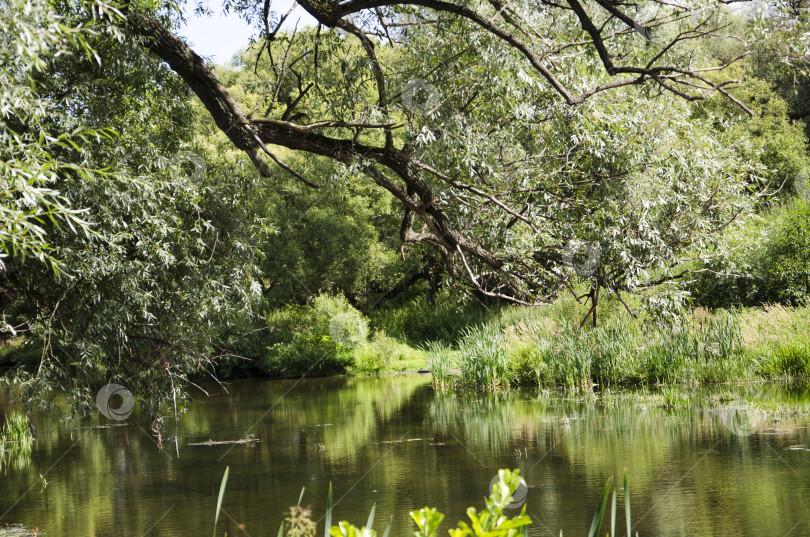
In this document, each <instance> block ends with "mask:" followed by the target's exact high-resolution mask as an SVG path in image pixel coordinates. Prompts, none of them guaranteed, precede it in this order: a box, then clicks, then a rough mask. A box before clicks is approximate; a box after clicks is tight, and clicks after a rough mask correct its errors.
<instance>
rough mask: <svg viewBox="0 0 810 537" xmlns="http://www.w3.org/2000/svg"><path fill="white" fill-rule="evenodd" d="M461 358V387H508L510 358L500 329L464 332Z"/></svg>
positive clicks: (477, 329) (483, 326)
mask: <svg viewBox="0 0 810 537" xmlns="http://www.w3.org/2000/svg"><path fill="white" fill-rule="evenodd" d="M458 359H459V369H460V378H459V380H460V382H461V383H462V384H465V385H468V386H477V387H496V386H508V385H509V363H508V356H507V353H506V347H505V345H504V342H503V338H502V337H501V332H500V329H498V327H496V326H493V325H480V326H474V327H471V328H467V329H465V330H464V332H463V336H462V339H461V342H460V344H459V350H458Z"/></svg>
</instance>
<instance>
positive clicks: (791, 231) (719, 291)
mask: <svg viewBox="0 0 810 537" xmlns="http://www.w3.org/2000/svg"><path fill="white" fill-rule="evenodd" d="M729 241H730V243H732V244H734V246H735V248H734V249H732V250H730V252H731V253H730V254H729V255H727V256H723V257H720V258H718V259H714V260H712V261H711V262H709V263H708V264H707V266H706V267H705V271H704V272H703V273H701V274H700V275H699V277H698V278H697V279H696V280H695V281H694V282H693V283H690V284H689V286H690V290H691V294H692V296H693V297H694V298H695V301H696V303H697V304H698V305H704V306H709V307H725V308H728V307H733V306H735V305H743V306H754V305H763V304H788V305H794V306H799V305H801V304H806V303H807V301H808V300H809V299H810V206H808V204H807V202H806V201H804V200H801V199H796V200H793V201H791V202H789V203H788V204H786V205H785V206H784V207H778V208H776V209H774V210H773V211H772V212H771V213H770V214H766V215H764V218H763V219H761V220H759V221H755V222H752V223H751V225H749V226H747V227H746V228H743V229H742V230H741V231H739V232H737V233H735V234H733V235H732V236H730V237H729Z"/></svg>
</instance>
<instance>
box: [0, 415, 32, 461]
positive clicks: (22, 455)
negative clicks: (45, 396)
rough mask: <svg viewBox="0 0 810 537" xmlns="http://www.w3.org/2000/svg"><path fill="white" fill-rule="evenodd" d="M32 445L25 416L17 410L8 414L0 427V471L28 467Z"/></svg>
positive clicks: (29, 428) (29, 427) (30, 433)
mask: <svg viewBox="0 0 810 537" xmlns="http://www.w3.org/2000/svg"><path fill="white" fill-rule="evenodd" d="M33 443H34V435H33V433H32V432H31V426H30V425H29V423H28V418H27V417H26V416H25V414H23V413H22V412H19V411H17V410H12V411H11V412H9V413H8V415H6V417H5V419H4V421H3V425H2V427H0V470H2V469H3V468H5V467H10V468H12V469H15V470H20V469H22V468H25V467H26V466H28V463H29V462H30V460H31V447H32V445H33Z"/></svg>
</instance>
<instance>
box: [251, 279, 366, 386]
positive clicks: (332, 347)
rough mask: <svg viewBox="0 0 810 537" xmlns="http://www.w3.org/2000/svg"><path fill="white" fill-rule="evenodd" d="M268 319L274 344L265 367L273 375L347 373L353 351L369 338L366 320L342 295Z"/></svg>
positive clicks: (267, 356) (270, 316) (319, 298)
mask: <svg viewBox="0 0 810 537" xmlns="http://www.w3.org/2000/svg"><path fill="white" fill-rule="evenodd" d="M267 317H268V324H269V325H270V336H269V339H270V342H271V345H270V347H269V348H268V350H267V353H266V354H265V355H264V356H263V357H262V366H263V369H264V371H265V372H266V373H267V374H269V375H273V376H283V377H295V376H301V375H307V376H323V375H335V374H339V373H344V372H345V371H346V368H347V367H349V366H351V365H352V364H353V362H354V360H353V349H354V348H355V347H357V346H359V345H362V344H364V343H365V342H366V340H367V338H368V322H367V321H366V319H365V318H364V317H363V315H362V314H361V313H360V312H359V311H357V310H356V309H355V308H353V307H352V306H351V304H349V302H348V301H347V300H346V299H345V298H344V297H342V296H339V295H338V296H331V295H319V296H318V297H316V298H315V300H314V301H313V303H312V305H310V306H291V307H288V308H284V309H283V310H280V311H276V312H274V313H272V314H268V316H267Z"/></svg>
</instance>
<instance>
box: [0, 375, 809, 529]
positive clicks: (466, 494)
mask: <svg viewBox="0 0 810 537" xmlns="http://www.w3.org/2000/svg"><path fill="white" fill-rule="evenodd" d="M228 390H229V392H230V393H224V392H223V391H222V390H215V392H214V393H213V394H212V396H211V397H204V396H203V395H202V394H195V396H194V402H193V403H192V404H191V406H190V409H189V411H188V412H187V413H186V414H185V415H183V417H182V418H181V420H180V423H179V425H178V427H177V439H178V448H177V449H178V450H179V457H178V453H177V451H176V450H175V446H174V444H173V443H172V441H171V440H170V439H168V438H167V439H166V440H165V442H166V445H165V449H163V450H162V451H160V450H158V449H157V447H156V445H155V443H154V440H153V439H152V438H151V437H150V435H149V434H148V420H146V419H145V418H144V416H142V415H139V414H138V413H135V414H133V416H131V417H130V418H129V419H128V420H127V421H126V422H125V425H124V426H120V427H107V428H101V427H104V426H108V425H110V424H111V423H114V422H110V421H109V420H107V419H106V418H103V417H93V418H87V419H85V420H81V421H78V422H75V423H60V422H59V421H57V420H56V419H54V418H41V417H38V418H36V420H35V421H36V425H37V427H38V431H37V433H38V434H37V439H36V442H35V443H34V448H33V453H32V456H31V460H30V463H28V464H27V465H25V466H24V467H22V468H20V467H8V466H7V467H4V468H2V470H0V515H2V518H0V527H1V526H2V525H3V524H11V523H14V524H22V525H23V526H25V527H26V528H34V527H37V528H39V531H40V534H41V535H42V534H44V535H49V536H66V537H80V536H106V535H109V536H113V535H115V536H138V537H139V536H153V537H157V536H163V537H181V536H182V537H186V536H195V537H198V536H200V535H210V534H211V532H212V526H213V519H214V510H215V505H216V496H217V492H218V489H219V483H220V479H221V477H222V473H223V471H224V469H225V467H226V466H230V480H229V482H228V487H227V494H226V496H225V501H224V503H223V508H224V513H225V514H224V515H223V516H222V517H221V519H220V527H219V535H222V534H223V533H224V532H225V531H227V533H228V535H229V536H238V535H243V536H248V537H259V536H269V535H272V536H275V535H276V533H277V531H278V526H279V523H280V522H281V520H282V519H283V517H284V515H285V511H286V510H287V508H288V507H289V506H290V505H293V504H295V503H296V502H297V500H298V497H299V494H300V492H301V488H302V487H306V491H305V494H304V500H303V503H304V504H305V505H311V506H312V508H313V512H314V515H315V518H316V519H318V518H319V517H320V516H321V515H322V514H323V511H324V505H325V502H326V494H327V490H328V486H329V482H330V481H331V482H332V484H333V487H334V491H335V492H334V494H335V504H336V505H335V515H334V516H335V517H336V519H337V520H342V519H348V520H351V521H352V522H354V523H355V524H357V525H362V524H363V523H364V522H365V520H366V518H367V517H368V511H369V509H370V508H371V506H372V505H373V504H376V506H377V526H379V528H378V529H379V530H380V531H381V530H382V529H383V527H384V524H385V523H386V522H387V520H388V519H389V518H390V517H393V533H392V535H396V536H406V535H412V531H413V530H414V529H415V526H414V525H413V523H412V522H411V520H410V517H409V516H408V511H410V510H412V509H414V508H419V507H423V506H425V505H428V506H431V507H437V508H438V509H439V510H440V511H442V512H444V513H445V514H446V515H447V517H446V519H445V523H444V525H443V528H449V527H450V523H451V522H452V523H453V524H455V522H457V521H458V520H462V519H464V520H466V515H465V510H466V508H467V507H468V506H471V505H473V506H476V507H478V508H480V507H481V506H482V504H483V501H482V500H483V497H484V495H485V494H486V492H487V488H488V485H489V482H490V480H491V478H492V477H493V475H495V473H496V471H497V469H498V468H503V467H510V468H519V469H520V470H521V473H522V474H523V475H524V476H525V478H526V481H527V482H528V484H529V487H530V488H529V494H528V499H527V507H528V513H529V515H530V516H531V518H532V519H533V521H534V524H533V525H532V526H531V529H530V532H529V533H530V535H533V536H554V537H557V536H558V535H559V532H560V529H563V530H564V533H565V535H567V536H584V535H587V531H588V527H589V525H590V520H591V518H592V516H593V511H594V508H595V506H596V504H597V501H598V497H599V495H600V493H601V491H602V488H603V486H604V484H605V482H606V480H607V479H608V478H610V477H611V476H619V477H621V475H622V472H623V471H626V473H627V476H628V481H629V488H630V497H631V504H632V508H633V524H634V532H635V531H638V533H639V535H641V536H642V537H643V536H651V537H652V536H655V537H674V536H690V537H694V536H703V537H708V536H728V537H732V536H733V537H741V536H751V537H763V536H775V537H782V536H788V535H789V536H791V537H792V536H799V535H810V437H809V436H808V430H807V425H808V423H810V417H809V416H808V415H806V414H796V415H781V416H779V415H777V414H774V415H772V417H771V418H769V419H766V420H764V421H758V420H752V421H750V422H746V421H744V420H743V421H739V420H738V419H737V418H738V417H737V416H736V415H732V414H730V413H729V411H718V410H717V406H718V405H725V406H728V405H729V401H731V402H732V403H733V402H734V401H738V402H740V403H742V404H744V403H745V401H746V400H749V401H750V400H753V399H757V398H764V399H765V400H766V401H768V402H769V403H768V404H772V405H773V408H774V409H778V408H783V407H784V405H786V404H787V405H798V406H802V405H804V408H807V404H808V402H810V392H808V390H807V389H801V388H790V387H780V386H773V385H751V386H742V387H728V386H726V387H721V388H714V389H711V390H702V391H697V390H690V391H688V392H683V393H681V394H679V395H678V399H680V401H679V402H677V404H675V405H674V406H672V407H670V408H663V407H661V406H660V405H655V404H652V403H650V402H648V401H645V400H639V399H638V398H633V397H617V398H609V399H608V400H607V401H605V400H598V401H593V400H588V399H583V398H578V397H566V396H563V395H560V394H538V393H537V391H534V392H513V393H510V394H488V393H480V392H473V393H444V394H442V393H436V392H435V391H434V390H433V389H432V388H431V386H430V384H429V377H424V376H412V375H402V376H387V377H379V378H351V379H307V380H304V381H252V382H236V383H232V384H229V385H228ZM170 434H173V432H170ZM246 434H254V435H255V436H256V438H257V439H258V440H259V442H258V443H256V444H255V445H252V446H250V445H236V446H191V445H189V444H191V443H194V442H202V441H206V440H209V439H210V440H215V441H223V440H236V439H240V438H243V437H244V436H245V435H246ZM40 476H43V477H44V479H45V481H47V485H46V486H44V487H43V481H42V477H40ZM619 525H620V526H622V527H623V523H622V522H620V524H619ZM445 531H446V529H442V531H441V532H440V533H441V534H442V535H446V533H445ZM321 532H322V522H321V525H319V530H318V535H322V533H321Z"/></svg>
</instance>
